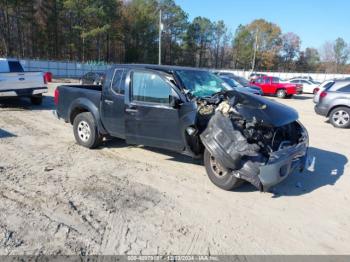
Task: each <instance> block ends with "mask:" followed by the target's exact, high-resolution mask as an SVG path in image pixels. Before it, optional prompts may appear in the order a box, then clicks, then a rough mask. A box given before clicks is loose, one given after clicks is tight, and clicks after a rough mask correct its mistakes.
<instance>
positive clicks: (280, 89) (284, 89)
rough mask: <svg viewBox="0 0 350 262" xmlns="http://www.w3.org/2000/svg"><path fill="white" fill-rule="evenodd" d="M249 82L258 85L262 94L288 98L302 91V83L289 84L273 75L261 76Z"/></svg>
mask: <svg viewBox="0 0 350 262" xmlns="http://www.w3.org/2000/svg"><path fill="white" fill-rule="evenodd" d="M251 83H252V84H254V85H257V86H259V87H260V88H261V90H262V91H263V93H264V95H276V96H277V97H279V98H290V97H292V96H293V95H296V94H301V93H302V92H303V87H302V85H300V84H291V83H288V82H285V81H283V80H281V79H280V78H278V77H273V76H262V77H259V78H257V79H256V80H254V81H252V82H251Z"/></svg>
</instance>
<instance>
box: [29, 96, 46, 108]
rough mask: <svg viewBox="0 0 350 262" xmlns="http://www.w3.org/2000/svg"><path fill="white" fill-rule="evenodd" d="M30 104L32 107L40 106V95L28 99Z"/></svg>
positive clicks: (41, 97) (41, 99) (41, 100)
mask: <svg viewBox="0 0 350 262" xmlns="http://www.w3.org/2000/svg"><path fill="white" fill-rule="evenodd" d="M30 102H31V103H32V104H33V105H36V106H40V105H41V104H42V103H43V96H42V95H36V96H32V97H30Z"/></svg>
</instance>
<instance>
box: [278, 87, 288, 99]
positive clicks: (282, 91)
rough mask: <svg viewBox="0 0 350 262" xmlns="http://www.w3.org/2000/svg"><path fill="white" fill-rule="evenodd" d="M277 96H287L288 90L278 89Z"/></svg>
mask: <svg viewBox="0 0 350 262" xmlns="http://www.w3.org/2000/svg"><path fill="white" fill-rule="evenodd" d="M276 96H277V97H278V98H286V97H287V93H286V90H284V89H278V90H277V92H276Z"/></svg>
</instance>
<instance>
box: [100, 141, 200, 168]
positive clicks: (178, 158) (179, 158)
mask: <svg viewBox="0 0 350 262" xmlns="http://www.w3.org/2000/svg"><path fill="white" fill-rule="evenodd" d="M125 147H135V148H142V149H145V150H147V151H151V152H154V153H158V154H162V155H166V156H168V157H169V158H167V160H169V161H175V162H181V163H188V164H195V165H203V160H202V159H194V158H192V157H190V156H186V155H182V154H181V153H176V152H173V151H169V150H165V149H159V148H153V147H147V146H136V145H135V146H133V145H128V144H127V143H126V142H125V140H122V139H117V138H113V139H110V140H107V141H105V142H104V143H103V145H102V146H101V148H125ZM203 168H204V167H203Z"/></svg>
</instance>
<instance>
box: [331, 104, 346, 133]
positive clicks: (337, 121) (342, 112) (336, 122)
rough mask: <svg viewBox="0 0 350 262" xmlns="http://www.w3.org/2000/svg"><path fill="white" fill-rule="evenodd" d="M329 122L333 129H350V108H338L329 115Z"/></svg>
mask: <svg viewBox="0 0 350 262" xmlns="http://www.w3.org/2000/svg"><path fill="white" fill-rule="evenodd" d="M329 120H330V122H331V124H332V125H333V126H334V127H337V128H349V127H350V108H347V107H338V108H336V109H334V110H333V111H332V112H331V114H330V115H329Z"/></svg>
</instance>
